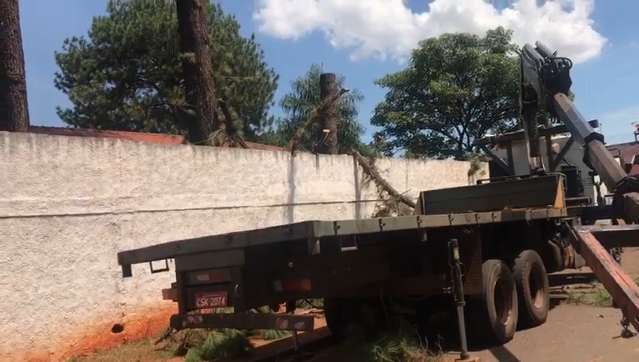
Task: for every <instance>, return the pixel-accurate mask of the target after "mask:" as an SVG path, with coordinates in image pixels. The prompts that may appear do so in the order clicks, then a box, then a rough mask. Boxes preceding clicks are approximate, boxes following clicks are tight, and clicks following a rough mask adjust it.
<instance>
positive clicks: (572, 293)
mask: <svg viewBox="0 0 639 362" xmlns="http://www.w3.org/2000/svg"><path fill="white" fill-rule="evenodd" d="M567 294H568V298H567V299H566V302H567V303H571V304H583V305H591V306H594V307H612V302H613V301H612V296H610V293H608V291H607V290H606V289H604V288H603V286H601V285H596V286H594V287H593V288H592V289H590V290H582V289H577V290H568V291H567Z"/></svg>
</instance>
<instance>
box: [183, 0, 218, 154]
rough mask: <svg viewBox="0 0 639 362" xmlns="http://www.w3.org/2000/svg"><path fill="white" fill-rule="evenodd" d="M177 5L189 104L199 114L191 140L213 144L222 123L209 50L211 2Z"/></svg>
mask: <svg viewBox="0 0 639 362" xmlns="http://www.w3.org/2000/svg"><path fill="white" fill-rule="evenodd" d="M176 4H177V17H178V32H179V35H180V51H181V52H182V56H183V59H182V69H183V71H184V80H185V91H186V101H187V102H188V103H189V104H190V105H191V106H193V107H195V111H196V112H195V113H196V115H197V116H196V117H195V118H194V119H192V120H190V121H189V125H188V129H189V140H190V141H191V142H193V143H209V142H208V140H209V136H210V135H211V133H212V132H213V131H214V130H217V129H218V128H219V124H218V122H217V119H218V117H217V113H216V112H217V109H218V108H217V98H216V97H215V88H214V83H213V67H212V64H211V54H210V53H211V52H210V49H209V35H208V26H207V24H208V19H207V8H206V7H207V2H206V1H203V0H177V1H176Z"/></svg>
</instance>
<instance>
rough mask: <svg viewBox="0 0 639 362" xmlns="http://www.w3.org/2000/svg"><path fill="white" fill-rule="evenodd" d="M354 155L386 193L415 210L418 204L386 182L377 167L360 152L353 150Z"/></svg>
mask: <svg viewBox="0 0 639 362" xmlns="http://www.w3.org/2000/svg"><path fill="white" fill-rule="evenodd" d="M352 154H353V157H354V158H355V160H356V161H357V163H359V164H360V166H362V169H364V172H366V173H367V174H368V175H369V176H370V177H372V178H373V180H375V182H376V183H377V184H378V185H379V186H381V187H382V188H383V189H384V190H385V191H386V192H388V193H389V194H390V195H391V196H392V197H394V198H395V199H397V200H399V201H401V202H402V203H404V204H406V205H408V206H410V207H412V208H413V209H414V208H415V207H416V206H417V204H416V203H415V202H414V201H413V200H411V199H409V198H408V197H406V196H404V195H403V194H401V193H399V192H398V191H397V190H395V188H394V187H393V186H391V184H389V183H388V181H386V180H384V178H383V177H382V176H381V175H380V174H379V172H378V171H377V168H376V167H375V165H372V164H370V163H369V162H368V161H366V159H365V158H364V157H363V156H362V155H361V154H360V153H359V152H357V151H355V150H353V151H352Z"/></svg>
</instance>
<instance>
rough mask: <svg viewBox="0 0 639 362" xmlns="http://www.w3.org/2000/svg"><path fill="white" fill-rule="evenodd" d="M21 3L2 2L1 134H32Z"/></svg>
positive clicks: (0, 45)
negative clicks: (28, 132)
mask: <svg viewBox="0 0 639 362" xmlns="http://www.w3.org/2000/svg"><path fill="white" fill-rule="evenodd" d="M28 130H29V109H28V108H27V82H26V80H25V71H24V52H23V51H22V35H21V33H20V14H19V9H18V0H0V131H28Z"/></svg>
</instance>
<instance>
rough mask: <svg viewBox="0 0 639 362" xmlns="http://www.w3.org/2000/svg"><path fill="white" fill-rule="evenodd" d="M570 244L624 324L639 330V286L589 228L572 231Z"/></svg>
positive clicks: (573, 229)
mask: <svg viewBox="0 0 639 362" xmlns="http://www.w3.org/2000/svg"><path fill="white" fill-rule="evenodd" d="M570 239H571V242H572V244H573V246H574V247H575V249H576V250H577V251H578V252H579V253H580V254H581V256H583V258H584V259H585V260H586V265H588V266H589V267H590V268H591V269H592V271H593V273H594V274H595V275H596V276H597V279H599V281H601V283H602V284H603V285H604V287H605V288H606V290H608V292H609V293H610V295H611V296H612V298H613V300H614V301H615V304H616V305H617V307H618V308H620V309H621V311H622V312H623V315H624V317H625V318H626V319H627V321H628V322H629V323H630V324H632V325H633V326H634V327H635V329H636V330H639V287H637V284H635V282H634V281H633V280H632V278H630V277H629V276H628V274H626V273H625V272H624V271H623V270H622V269H621V267H620V266H619V264H617V262H616V261H615V260H614V259H613V257H612V256H611V255H610V254H609V253H608V252H607V251H606V249H605V248H604V247H603V246H602V245H601V243H600V242H599V240H597V238H596V237H595V235H594V234H593V233H592V232H591V230H589V228H582V229H579V228H572V229H571V238H570Z"/></svg>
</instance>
